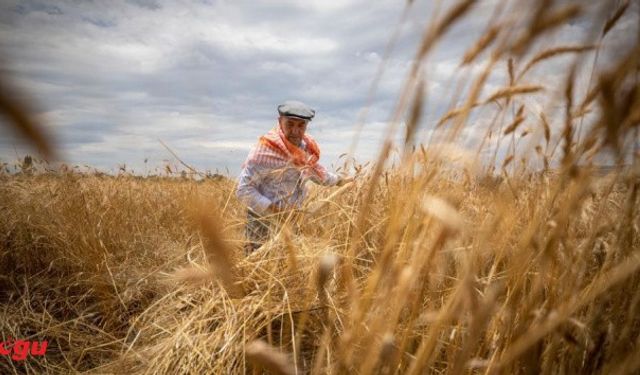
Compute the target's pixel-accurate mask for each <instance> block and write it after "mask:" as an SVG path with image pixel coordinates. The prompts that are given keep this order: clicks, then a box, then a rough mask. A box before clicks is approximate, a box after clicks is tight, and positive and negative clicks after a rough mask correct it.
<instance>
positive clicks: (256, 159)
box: [243, 125, 325, 180]
mask: <svg viewBox="0 0 640 375" xmlns="http://www.w3.org/2000/svg"><path fill="white" fill-rule="evenodd" d="M302 139H303V142H304V143H305V145H306V147H305V148H306V150H305V149H302V148H300V147H298V146H297V145H295V144H293V143H291V142H290V141H289V140H288V139H287V138H286V137H285V135H284V133H283V132H282V129H280V126H278V125H276V126H275V127H274V128H273V129H271V130H270V131H269V132H268V133H267V134H265V135H263V136H262V137H260V139H259V141H258V144H257V146H256V147H254V148H253V150H251V152H250V153H249V156H248V157H247V160H246V161H245V162H244V164H243V167H245V166H246V165H247V164H248V163H252V164H255V165H259V166H263V167H269V168H273V169H278V168H285V167H287V166H291V165H293V166H295V167H296V168H298V169H299V170H300V171H301V172H302V174H303V176H304V177H306V178H313V177H315V176H317V177H318V178H320V180H324V179H325V171H324V168H322V167H321V166H320V164H318V160H320V149H319V148H318V144H317V143H316V141H315V140H314V139H313V138H312V137H311V136H310V135H307V134H305V135H304V136H303V138H302Z"/></svg>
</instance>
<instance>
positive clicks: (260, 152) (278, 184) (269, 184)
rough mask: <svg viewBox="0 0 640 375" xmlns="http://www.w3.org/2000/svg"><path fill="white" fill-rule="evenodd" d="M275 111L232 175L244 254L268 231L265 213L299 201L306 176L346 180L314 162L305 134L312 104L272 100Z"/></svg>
mask: <svg viewBox="0 0 640 375" xmlns="http://www.w3.org/2000/svg"><path fill="white" fill-rule="evenodd" d="M278 113H279V115H280V116H279V117H278V124H277V125H276V126H275V127H274V128H273V129H271V130H270V131H269V132H268V133H267V134H265V135H263V136H262V137H260V139H259V141H258V144H257V145H255V146H254V147H253V149H252V150H251V151H250V152H249V156H248V157H247V160H246V161H245V162H244V164H243V169H242V172H241V173H240V177H239V179H238V190H237V192H236V194H237V196H238V198H239V199H240V200H241V201H242V202H244V203H245V204H246V205H247V206H248V213H247V226H246V229H245V236H246V238H247V243H246V245H245V254H247V255H248V254H250V253H252V252H253V251H255V250H256V249H257V248H259V247H260V246H261V245H262V244H263V243H264V242H265V241H266V240H267V238H268V236H269V222H268V220H266V218H265V217H266V216H268V215H270V214H275V213H278V212H280V211H282V210H285V209H289V208H298V207H300V206H301V204H302V201H303V199H304V198H305V182H306V181H308V180H311V181H313V182H315V183H317V184H321V185H325V186H332V185H338V186H341V185H343V184H345V183H346V182H348V181H350V180H351V179H343V178H341V177H339V176H337V175H335V174H333V173H331V172H328V171H327V170H326V168H324V167H323V166H322V165H320V164H319V163H318V160H319V159H320V149H319V148H318V144H317V143H316V142H315V141H314V140H313V138H311V137H310V136H309V135H308V134H305V132H306V130H307V125H308V123H309V121H311V119H313V117H314V116H315V110H313V109H312V108H311V107H309V106H307V105H306V104H304V103H301V102H298V101H286V102H284V103H283V104H281V105H279V106H278Z"/></svg>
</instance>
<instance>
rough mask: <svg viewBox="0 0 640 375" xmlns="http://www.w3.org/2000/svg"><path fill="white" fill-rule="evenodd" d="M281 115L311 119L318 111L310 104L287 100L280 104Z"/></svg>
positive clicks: (279, 111)
mask: <svg viewBox="0 0 640 375" xmlns="http://www.w3.org/2000/svg"><path fill="white" fill-rule="evenodd" d="M278 113H279V114H280V116H287V117H297V118H301V119H305V120H311V119H312V118H313V116H315V115H316V111H315V110H314V109H313V108H311V107H309V106H308V105H306V104H304V103H302V102H298V101H295V100H287V101H286V102H284V103H282V104H280V105H279V106H278Z"/></svg>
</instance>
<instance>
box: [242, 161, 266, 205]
mask: <svg viewBox="0 0 640 375" xmlns="http://www.w3.org/2000/svg"><path fill="white" fill-rule="evenodd" d="M257 179H259V175H258V174H257V173H256V170H255V166H253V165H252V164H251V163H247V165H246V166H245V167H244V168H243V169H242V172H241V173H240V177H238V190H236V196H237V197H238V199H239V200H240V201H241V202H243V203H244V204H246V205H247V206H249V208H251V209H252V210H253V211H255V212H256V213H258V214H261V215H264V214H267V213H269V212H270V210H271V207H272V205H273V202H271V199H269V198H267V197H265V196H264V195H262V194H260V192H259V191H258V189H256V186H255V185H256V181H257Z"/></svg>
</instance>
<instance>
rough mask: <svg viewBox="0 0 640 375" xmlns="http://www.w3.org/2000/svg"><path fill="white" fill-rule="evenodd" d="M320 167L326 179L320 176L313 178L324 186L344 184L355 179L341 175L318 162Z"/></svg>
mask: <svg viewBox="0 0 640 375" xmlns="http://www.w3.org/2000/svg"><path fill="white" fill-rule="evenodd" d="M318 169H319V170H321V171H322V172H323V174H324V179H321V178H319V177H316V178H312V179H311V180H312V181H313V182H315V183H316V184H320V185H324V186H342V185H345V184H347V183H349V182H351V181H353V177H346V178H345V177H340V176H338V175H337V174H335V173H331V172H329V171H327V169H326V168H325V167H323V166H322V165H320V164H318Z"/></svg>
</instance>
